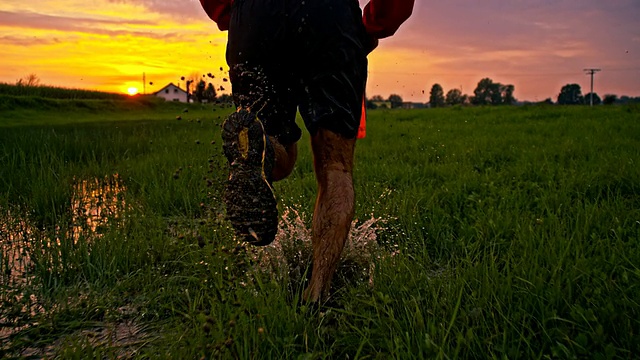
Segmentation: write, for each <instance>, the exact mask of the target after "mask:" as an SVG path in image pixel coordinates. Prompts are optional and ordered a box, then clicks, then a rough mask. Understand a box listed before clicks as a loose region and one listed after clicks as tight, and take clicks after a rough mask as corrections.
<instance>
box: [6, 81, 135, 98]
mask: <svg viewBox="0 0 640 360" xmlns="http://www.w3.org/2000/svg"><path fill="white" fill-rule="evenodd" d="M0 95H9V96H33V97H42V98H47V99H65V100H69V99H74V100H79V99H84V100H87V99H102V100H107V99H109V100H123V99H125V98H127V97H128V96H127V95H124V94H116V93H107V92H102V91H95V90H83V89H68V88H62V87H57V86H48V85H36V86H29V85H18V84H15V85H14V84H7V83H0Z"/></svg>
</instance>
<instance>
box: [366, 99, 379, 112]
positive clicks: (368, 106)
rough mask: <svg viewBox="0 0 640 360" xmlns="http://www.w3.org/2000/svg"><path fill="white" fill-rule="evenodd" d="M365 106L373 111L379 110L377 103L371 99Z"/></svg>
mask: <svg viewBox="0 0 640 360" xmlns="http://www.w3.org/2000/svg"><path fill="white" fill-rule="evenodd" d="M365 106H366V107H367V109H372V110H373V109H377V108H378V106H377V105H376V103H374V102H373V101H372V100H371V99H367V101H366V102H365Z"/></svg>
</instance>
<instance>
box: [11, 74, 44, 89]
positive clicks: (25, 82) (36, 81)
mask: <svg viewBox="0 0 640 360" xmlns="http://www.w3.org/2000/svg"><path fill="white" fill-rule="evenodd" d="M16 85H18V86H38V85H40V78H39V77H38V75H36V74H34V73H31V74H29V75H27V76H25V77H24V78H20V79H18V80H17V81H16Z"/></svg>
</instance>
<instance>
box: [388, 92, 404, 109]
mask: <svg viewBox="0 0 640 360" xmlns="http://www.w3.org/2000/svg"><path fill="white" fill-rule="evenodd" d="M387 101H389V102H390V103H391V108H392V109H395V108H399V107H402V102H403V101H402V97H401V96H400V95H398V94H391V95H389V100H387Z"/></svg>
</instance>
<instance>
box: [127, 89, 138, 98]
mask: <svg viewBox="0 0 640 360" xmlns="http://www.w3.org/2000/svg"><path fill="white" fill-rule="evenodd" d="M127 93H129V95H131V96H133V95H137V94H138V88H135V87H130V88H128V89H127Z"/></svg>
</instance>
